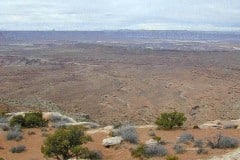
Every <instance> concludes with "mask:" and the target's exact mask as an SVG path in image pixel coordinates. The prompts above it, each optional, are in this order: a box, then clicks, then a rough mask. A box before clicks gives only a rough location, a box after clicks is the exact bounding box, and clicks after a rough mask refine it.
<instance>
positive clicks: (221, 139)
mask: <svg viewBox="0 0 240 160" xmlns="http://www.w3.org/2000/svg"><path fill="white" fill-rule="evenodd" d="M208 146H210V147H211V148H212V149H214V148H220V149H225V148H236V147H238V146H239V141H238V139H236V138H233V137H228V136H223V135H222V134H218V135H216V136H215V137H213V138H211V139H209V140H208Z"/></svg>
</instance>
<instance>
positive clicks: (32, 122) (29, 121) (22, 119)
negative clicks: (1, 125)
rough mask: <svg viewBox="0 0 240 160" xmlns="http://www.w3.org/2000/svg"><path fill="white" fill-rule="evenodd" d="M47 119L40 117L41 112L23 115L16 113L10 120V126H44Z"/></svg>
mask: <svg viewBox="0 0 240 160" xmlns="http://www.w3.org/2000/svg"><path fill="white" fill-rule="evenodd" d="M47 124H48V121H46V120H44V119H43V118H42V113H41V112H30V113H25V116H22V115H17V116H14V117H13V118H12V119H11V120H10V126H14V125H20V126H22V127H26V128H35V127H45V126H47Z"/></svg>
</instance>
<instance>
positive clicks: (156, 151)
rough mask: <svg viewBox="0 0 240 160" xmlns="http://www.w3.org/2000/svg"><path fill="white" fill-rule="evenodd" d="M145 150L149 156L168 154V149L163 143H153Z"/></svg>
mask: <svg viewBox="0 0 240 160" xmlns="http://www.w3.org/2000/svg"><path fill="white" fill-rule="evenodd" d="M144 152H145V155H146V156H147V157H152V156H160V157H162V156H165V155H166V154H167V149H166V148H165V147H164V146H163V145H161V144H151V145H147V146H146V147H145V149H144Z"/></svg>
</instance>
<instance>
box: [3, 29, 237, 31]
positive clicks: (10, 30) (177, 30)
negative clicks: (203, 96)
mask: <svg viewBox="0 0 240 160" xmlns="http://www.w3.org/2000/svg"><path fill="white" fill-rule="evenodd" d="M116 31H186V32H240V30H186V29H176V30H174V29H173V30H171V29H170V30H167V29H153V30H151V29H109V30H56V29H49V30H37V29H36V30H7V29H0V32H116Z"/></svg>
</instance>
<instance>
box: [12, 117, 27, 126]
mask: <svg viewBox="0 0 240 160" xmlns="http://www.w3.org/2000/svg"><path fill="white" fill-rule="evenodd" d="M24 123H25V119H24V117H23V116H22V115H16V116H14V117H12V119H11V120H10V126H15V125H19V126H24V125H25V124H24Z"/></svg>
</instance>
